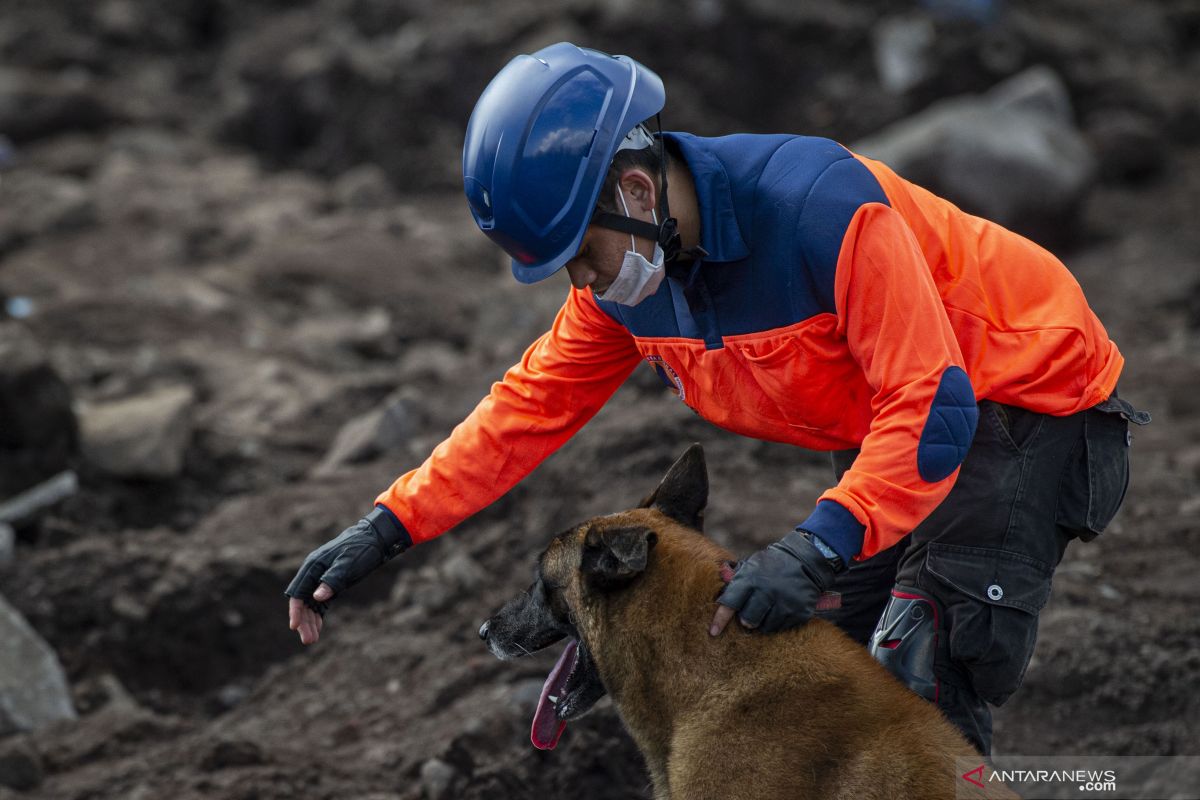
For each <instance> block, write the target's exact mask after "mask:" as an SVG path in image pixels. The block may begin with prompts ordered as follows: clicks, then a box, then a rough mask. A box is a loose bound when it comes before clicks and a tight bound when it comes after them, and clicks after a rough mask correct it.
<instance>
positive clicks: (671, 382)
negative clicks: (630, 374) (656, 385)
mask: <svg viewBox="0 0 1200 800" xmlns="http://www.w3.org/2000/svg"><path fill="white" fill-rule="evenodd" d="M646 363H647V364H649V365H650V366H651V367H653V368H654V371H655V372H657V373H658V377H659V378H660V379H661V380H662V382H663V383H665V384H666V385H667V388H668V389H670V390H671V391H672V392H674V393H675V394H676V396H678V397H679V399H680V400H683V401H684V402H686V401H687V394H686V393H685V392H684V390H683V380H682V379H681V378H680V377H679V373H678V372H676V371H675V370H674V369H672V368H671V365H670V364H668V363H667V362H666V361H663V357H662V356H646Z"/></svg>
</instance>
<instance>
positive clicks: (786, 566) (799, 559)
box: [708, 531, 839, 636]
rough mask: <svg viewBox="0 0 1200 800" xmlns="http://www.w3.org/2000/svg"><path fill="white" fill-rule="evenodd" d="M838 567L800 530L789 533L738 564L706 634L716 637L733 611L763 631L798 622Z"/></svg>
mask: <svg viewBox="0 0 1200 800" xmlns="http://www.w3.org/2000/svg"><path fill="white" fill-rule="evenodd" d="M838 567H839V565H838V564H837V563H835V562H833V561H830V559H829V558H827V557H826V556H825V555H823V554H822V553H821V551H820V550H818V549H817V548H816V546H815V545H814V544H813V543H812V542H811V541H809V539H808V537H807V536H806V535H805V533H804V532H803V531H793V532H792V533H789V534H788V535H787V536H785V537H783V538H782V539H780V540H779V541H778V542H775V543H774V544H772V545H770V546H768V547H767V548H766V549H764V550H760V551H758V552H757V553H755V554H754V555H752V556H750V557H749V558H747V559H745V560H744V561H742V562H741V563H739V564H738V567H737V570H736V571H735V572H734V574H733V577H732V579H731V580H730V581H729V584H728V585H727V586H726V587H725V590H724V591H723V592H721V595H720V597H718V598H717V603H718V604H719V605H718V607H717V613H716V614H714V615H713V619H712V623H711V625H709V629H708V632H709V634H710V635H712V636H719V635H720V634H721V632H722V631H724V630H725V626H727V625H728V624H729V621H730V620H731V619H733V617H734V615H737V616H738V619H739V621H740V622H741V623H742V625H743V626H744V627H746V628H748V629H751V630H755V629H757V630H761V631H763V632H764V633H776V632H778V631H785V630H788V629H790V628H796V627H799V626H800V625H803V624H804V623H805V622H807V621H808V620H809V618H810V617H811V616H812V614H813V610H814V609H815V608H816V606H817V599H818V598H820V596H821V593H822V592H823V591H825V590H826V589H828V588H829V587H830V586H832V585H833V581H834V578H835V577H837V573H838V571H839V570H838Z"/></svg>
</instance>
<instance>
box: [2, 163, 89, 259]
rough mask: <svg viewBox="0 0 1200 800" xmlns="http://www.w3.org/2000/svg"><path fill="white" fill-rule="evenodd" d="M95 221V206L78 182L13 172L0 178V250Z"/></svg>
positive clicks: (73, 179)
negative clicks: (0, 188) (0, 193)
mask: <svg viewBox="0 0 1200 800" xmlns="http://www.w3.org/2000/svg"><path fill="white" fill-rule="evenodd" d="M95 218H96V209H95V204H94V203H93V202H92V198H91V195H90V194H89V193H88V190H87V188H86V186H85V185H84V184H83V182H82V181H79V180H77V179H75V178H71V177H68V176H64V175H44V174H41V173H37V172H31V171H16V172H14V173H13V174H12V175H8V176H6V177H5V179H4V203H3V205H2V206H0V248H3V249H9V248H11V247H13V246H14V245H16V244H19V243H21V242H23V241H25V240H27V239H30V238H32V237H35V236H45V235H48V234H54V233H64V232H67V231H71V230H76V229H78V228H82V227H84V226H86V225H88V224H90V223H91V222H92V221H93V220H95Z"/></svg>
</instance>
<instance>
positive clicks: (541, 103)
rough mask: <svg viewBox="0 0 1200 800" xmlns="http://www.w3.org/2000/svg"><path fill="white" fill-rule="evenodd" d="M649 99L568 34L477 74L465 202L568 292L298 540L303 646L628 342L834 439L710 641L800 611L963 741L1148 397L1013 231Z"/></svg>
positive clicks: (539, 453) (726, 415)
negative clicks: (356, 507)
mask: <svg viewBox="0 0 1200 800" xmlns="http://www.w3.org/2000/svg"><path fill="white" fill-rule="evenodd" d="M664 100H665V94H664V90H663V85H662V82H661V80H660V79H659V78H658V76H656V75H655V74H654V73H652V72H651V71H649V70H648V69H646V68H645V67H644V66H642V65H641V64H638V63H637V62H635V61H633V60H632V59H629V58H627V57H623V56H616V57H612V56H608V55H606V54H603V53H599V52H596V51H593V50H585V49H580V48H577V47H575V46H573V45H570V44H567V43H562V44H557V45H554V46H552V47H548V48H546V49H544V50H541V51H539V52H537V53H535V54H533V55H532V56H520V57H518V58H516V59H514V60H513V61H512V62H511V63H509V64H508V65H507V66H506V67H505V68H504V69H503V70H502V71H501V72H500V73H499V74H498V75H497V76H496V77H495V78H494V79H493V81H492V82H491V84H489V86H488V87H487V89H486V90H485V91H484V93H483V95H482V96H481V97H480V99H479V102H478V104H477V105H476V107H475V110H474V112H473V113H472V116H471V120H470V123H469V125H468V127H467V135H466V143H465V146H464V151H463V182H464V188H465V191H466V195H467V200H468V202H469V203H470V206H471V210H472V213H473V214H474V217H475V220H476V222H477V223H478V224H479V227H480V228H481V229H482V230H483V231H484V233H486V234H487V235H488V236H489V237H491V238H492V239H493V240H494V241H496V242H497V243H498V244H499V245H500V246H501V247H503V248H504V249H505V250H506V251H507V252H508V253H509V254H510V255H511V256H512V258H513V262H512V268H513V273H514V275H515V276H516V278H517V279H518V280H519V281H521V282H523V283H532V282H534V281H539V280H542V279H544V278H547V277H549V276H550V275H552V274H554V273H555V272H558V271H559V270H560V269H563V268H565V269H566V271H567V273H568V274H569V275H570V279H571V284H572V287H573V288H572V289H571V290H570V292H569V294H568V296H567V299H566V302H565V303H564V305H563V307H562V310H561V311H560V312H559V314H558V316H557V318H556V319H555V321H554V324H553V327H552V328H551V329H550V331H549V332H548V333H546V334H545V335H544V336H542V337H541V338H540V339H538V340H537V341H536V342H535V343H534V344H533V345H532V346H531V347H530V348H529V350H528V351H527V352H526V353H525V356H524V358H523V359H522V361H521V363H520V364H517V365H516V366H514V367H513V368H512V369H511V370H509V372H508V373H507V374H506V375H505V377H504V380H503V381H502V382H500V383H497V384H495V385H494V386H493V388H492V391H491V393H490V394H489V396H488V397H486V398H484V400H483V401H482V402H481V403H480V404H479V406H478V407H477V408H476V409H475V410H474V411H473V412H472V413H471V415H470V416H469V417H468V418H467V419H466V420H465V421H464V422H463V423H462V424H460V425H459V426H458V427H457V428H456V429H455V430H454V432H453V433H452V434H451V436H450V437H449V438H448V439H447V440H446V441H445V442H443V443H442V444H441V445H439V446H438V447H437V448H436V449H435V450H434V452H433V454H432V455H431V456H430V457H429V459H428V460H427V461H426V462H425V463H424V464H423V465H422V466H421V467H420V468H418V469H415V470H413V471H412V472H409V473H408V474H406V475H404V476H402V477H401V478H400V479H399V480H397V481H396V483H395V484H393V485H392V486H391V488H389V489H388V490H387V491H385V492H384V493H383V494H382V495H380V497H379V498H378V499H377V501H376V507H375V509H374V510H373V511H371V512H370V513H369V514H368V515H367V516H366V517H365V518H364V519H363V520H361V521H360V522H359V523H358V524H357V525H355V526H353V527H351V528H349V529H347V530H346V531H345V532H343V533H342V534H341V535H340V536H339V537H337V538H336V539H334V540H332V541H331V542H329V543H327V544H326V545H324V546H322V547H321V548H319V549H318V550H316V551H314V552H313V553H312V554H311V555H310V556H309V558H308V560H306V561H305V564H304V566H303V567H302V568H301V570H300V572H299V574H298V575H297V576H296V579H295V580H294V581H293V582H292V584H291V585H290V586H289V587H288V590H287V594H288V595H289V596H290V597H291V598H292V599H291V600H290V601H289V610H290V623H291V627H292V629H294V630H298V631H299V633H300V637H301V640H302V641H303V642H305V643H306V644H307V643H311V642H314V641H316V640H317V637H318V635H319V633H320V629H321V625H322V618H321V614H322V613H323V611H324V604H325V603H328V602H329V601H330V600H331V599H332V598H333V597H334V596H335V595H336V594H337V593H339V592H342V591H344V590H345V589H347V588H348V587H349V586H350V585H352V584H353V583H354V582H356V581H357V580H359V579H360V578H362V577H363V576H364V575H365V574H367V573H368V572H369V571H370V570H371V569H374V568H375V567H377V566H379V565H380V564H381V563H383V562H384V561H386V560H388V559H390V558H391V557H393V556H395V555H397V554H398V553H400V552H403V551H404V550H405V549H406V548H408V547H411V546H412V545H413V544H417V543H420V542H423V541H427V540H429V539H432V538H434V537H435V536H438V535H440V534H441V533H442V532H444V531H446V530H447V529H449V528H451V527H453V526H454V525H456V524H458V523H459V522H460V521H462V520H463V519H465V518H466V517H468V516H469V515H471V514H473V513H475V512H476V511H478V510H479V509H481V508H483V507H484V506H487V505H488V504H490V503H491V502H493V501H494V500H496V499H497V498H498V497H500V496H501V495H502V494H503V493H504V492H506V491H507V490H508V489H509V488H511V487H512V486H513V485H514V484H515V483H516V482H517V481H519V480H520V479H521V478H523V477H525V476H526V475H527V474H528V473H529V472H531V471H532V470H533V469H534V468H535V467H536V466H537V465H538V464H539V463H540V462H541V461H542V460H543V459H544V458H545V457H546V456H548V455H549V454H550V453H552V452H553V451H554V450H555V449H557V448H558V447H560V446H561V445H562V444H563V443H564V442H566V441H567V439H569V438H570V437H571V436H572V435H573V434H574V433H575V432H576V431H577V430H579V428H580V427H581V426H582V425H583V424H584V423H585V422H586V421H587V420H588V419H590V418H591V417H592V415H594V414H595V413H596V412H597V411H598V410H599V409H600V407H601V406H602V405H603V404H604V402H605V401H606V400H607V399H608V398H609V397H610V396H611V395H612V393H613V392H614V391H616V389H617V387H618V386H619V385H620V384H621V383H622V382H623V381H624V380H625V378H626V377H627V376H628V375H629V373H630V372H631V371H632V370H633V368H634V367H635V366H636V365H637V364H638V363H640V362H641V361H646V362H647V363H648V364H649V365H650V366H651V367H652V368H654V369H655V370H656V371H657V372H658V373H659V375H660V376H661V377H662V378H663V380H664V381H665V382H666V383H667V384H668V385H669V386H671V387H672V388H673V389H674V390H675V392H676V393H677V394H678V396H679V399H680V400H682V401H683V402H684V403H686V404H687V405H689V406H690V407H691V408H693V409H694V410H695V411H697V412H698V413H699V414H700V415H701V416H703V417H705V418H706V419H709V420H711V421H712V422H714V423H716V424H718V425H720V426H722V427H724V428H727V429H729V430H732V431H734V432H737V433H741V434H744V435H747V436H753V437H756V438H760V439H769V440H772V441H778V442H786V443H790V444H795V445H798V446H803V447H808V448H813V449H820V450H830V451H835V455H834V462H835V466H836V467H838V468H839V482H838V484H837V486H835V487H834V488H831V489H829V490H828V491H826V492H825V493H824V494H823V495H822V496H821V498H820V499H819V501H818V502H817V504H816V507H815V508H814V509H812V511H811V513H809V514H808V515H807V518H806V519H804V520H803V521H802V522H800V524H799V525H798V526H797V527H796V529H795V530H794V531H792V532H791V533H788V534H787V535H786V536H784V537H783V538H782V539H781V540H780V541H779V542H777V543H775V544H772V545H771V546H770V547H768V548H766V549H765V550H763V551H761V552H758V553H755V554H753V555H752V556H750V557H749V558H747V559H746V560H744V561H742V562H741V563H740V565H739V566H738V568H737V570H736V572H735V573H734V575H733V577H732V580H731V582H730V583H729V585H728V586H727V587H726V589H725V590H724V593H723V594H722V595H721V597H720V598H719V603H720V606H719V610H718V612H717V614H716V617H715V618H714V620H713V623H712V628H711V631H710V632H711V633H712V634H713V635H720V633H721V631H722V630H723V629H724V627H725V626H726V624H727V623H728V621H729V620H730V619H731V618H732V617H733V616H734V615H737V616H739V618H740V620H741V623H742V624H743V625H745V626H746V627H747V628H752V629H758V630H760V631H762V632H763V633H767V634H769V633H771V632H774V631H778V630H783V629H786V628H790V627H794V626H797V625H800V624H802V623H804V622H805V621H806V620H808V619H809V618H810V617H811V616H812V615H813V613H820V614H821V615H823V616H825V617H826V618H828V619H830V620H832V621H833V622H835V623H836V624H838V625H840V626H841V627H842V628H844V629H845V630H846V631H847V632H848V633H849V634H850V635H851V636H853V637H854V638H856V639H857V640H858V641H860V642H862V643H864V644H867V645H869V647H870V649H871V651H872V653H873V654H874V655H875V656H876V658H878V659H879V660H880V661H881V662H882V663H883V664H885V665H886V666H887V667H888V668H889V669H890V670H891V671H892V672H893V673H894V674H896V675H897V677H899V678H900V679H901V680H903V681H905V682H906V683H907V684H908V685H909V686H910V687H912V688H913V690H914V691H917V692H919V693H921V694H922V695H923V696H925V697H927V698H928V699H929V700H931V701H933V702H935V703H937V704H938V706H939V707H940V708H942V710H943V711H944V712H945V713H946V714H947V716H948V717H949V718H950V719H951V720H952V721H953V722H954V723H955V724H956V725H958V726H959V727H960V728H961V729H962V731H963V732H964V734H965V735H966V736H967V737H968V738H969V739H970V740H971V741H972V742H974V743H975V744H976V746H978V747H979V748H980V750H981V751H982V752H984V753H987V752H988V751H989V750H990V745H991V714H990V711H989V709H988V704H989V703H991V704H995V705H999V704H1000V703H1002V702H1004V701H1005V700H1006V699H1007V698H1008V696H1009V695H1010V694H1011V693H1012V692H1013V691H1014V690H1015V689H1016V688H1017V686H1018V685H1019V684H1020V682H1021V679H1022V676H1023V674H1024V670H1025V667H1026V665H1027V664H1028V661H1029V657H1030V655H1031V654H1032V652H1033V645H1034V639H1035V636H1036V631H1037V615H1038V612H1039V611H1040V609H1041V608H1042V606H1043V605H1044V603H1045V602H1046V599H1047V596H1048V594H1049V591H1050V579H1051V575H1052V573H1053V570H1054V567H1055V565H1057V564H1058V562H1059V560H1060V559H1061V557H1062V554H1063V551H1064V549H1065V547H1066V545H1067V542H1068V541H1069V540H1070V539H1071V538H1075V537H1080V538H1084V539H1088V538H1091V537H1093V536H1095V535H1096V534H1097V533H1099V532H1100V531H1101V530H1103V528H1104V527H1105V525H1106V524H1107V523H1108V521H1109V520H1110V519H1111V518H1112V516H1113V514H1115V513H1116V510H1117V508H1118V506H1119V505H1120V503H1121V501H1122V499H1123V496H1124V493H1125V487H1126V482H1127V479H1128V452H1127V444H1128V435H1127V421H1128V420H1129V419H1132V420H1133V421H1135V422H1138V423H1145V422H1146V421H1148V417H1147V416H1146V415H1145V414H1143V413H1142V412H1137V411H1135V410H1134V409H1133V408H1132V407H1131V406H1129V405H1128V403H1126V402H1124V401H1123V400H1119V399H1118V398H1117V397H1116V392H1115V388H1116V384H1117V379H1118V377H1119V375H1120V372H1121V368H1122V365H1123V359H1122V357H1121V354H1120V353H1119V351H1118V350H1117V347H1116V345H1115V344H1113V343H1112V342H1111V341H1109V339H1108V336H1107V334H1106V333H1105V330H1104V328H1103V326H1102V325H1101V324H1100V322H1099V320H1098V319H1097V318H1096V317H1095V315H1094V314H1093V313H1092V312H1091V310H1090V309H1089V308H1088V305H1087V302H1086V300H1085V299H1084V297H1083V294H1082V292H1081V290H1080V288H1079V286H1078V284H1077V283H1076V282H1075V280H1074V279H1073V278H1072V277H1071V275H1070V273H1069V272H1068V271H1067V270H1066V268H1065V267H1064V266H1063V265H1062V264H1061V263H1060V262H1059V261H1058V260H1057V259H1055V258H1054V257H1053V256H1052V255H1050V254H1049V253H1047V252H1046V251H1044V250H1042V249H1041V248H1039V247H1037V246H1036V245H1034V244H1033V243H1031V242H1029V241H1027V240H1025V239H1023V238H1021V237H1019V236H1017V235H1016V234H1013V233H1011V232H1009V231H1006V230H1004V229H1003V228H1000V227H999V226H996V225H994V224H991V223H989V222H987V221H985V220H982V219H978V218H976V217H971V216H968V215H966V214H964V213H962V212H961V211H959V210H958V209H957V208H955V207H954V206H952V205H950V204H949V203H947V202H945V201H943V200H941V199H939V198H937V197H935V196H933V195H931V194H929V193H928V192H926V191H924V190H922V189H920V188H918V187H916V186H913V185H912V184H909V183H907V182H905V181H904V180H902V179H900V178H899V177H897V176H896V175H895V174H894V173H893V172H892V171H891V170H889V169H888V168H887V167H886V166H884V165H882V164H880V163H878V162H875V161H871V160H869V159H866V158H862V157H859V156H856V155H854V154H852V153H850V152H849V151H847V150H846V149H845V148H843V147H841V146H840V145H838V144H836V143H834V142H832V141H829V140H826V139H817V138H811V137H802V136H790V135H789V136H751V135H735V136H728V137H722V138H717V139H702V138H698V137H695V136H691V135H689V134H684V133H665V134H664V133H661V132H660V133H659V135H658V136H657V137H656V136H654V135H652V134H651V133H650V132H649V131H648V129H647V128H646V127H645V126H644V125H642V124H641V123H642V122H643V121H644V120H648V119H651V118H654V117H656V115H657V114H658V112H659V111H660V110H661V108H662V107H663V104H664ZM798 516H799V515H798ZM822 595H824V597H822ZM818 599H821V600H822V602H821V603H820V607H821V610H820V611H816V609H817V607H818ZM746 668H747V669H753V668H754V666H753V665H752V664H748V665H747V667H746Z"/></svg>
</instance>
